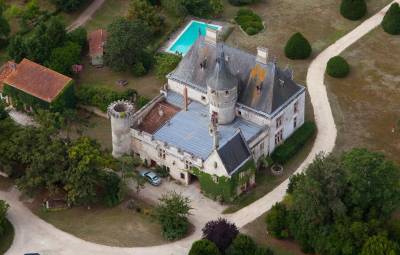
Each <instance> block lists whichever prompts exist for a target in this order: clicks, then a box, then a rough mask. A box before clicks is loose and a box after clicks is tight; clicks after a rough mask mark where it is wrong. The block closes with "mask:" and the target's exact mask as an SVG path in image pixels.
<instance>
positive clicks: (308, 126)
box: [271, 122, 316, 164]
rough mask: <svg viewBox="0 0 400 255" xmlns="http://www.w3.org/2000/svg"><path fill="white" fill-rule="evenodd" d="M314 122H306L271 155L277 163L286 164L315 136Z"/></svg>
mask: <svg viewBox="0 0 400 255" xmlns="http://www.w3.org/2000/svg"><path fill="white" fill-rule="evenodd" d="M315 131H316V126H315V123H314V122H305V123H304V124H303V125H302V126H301V127H300V128H299V129H297V130H296V131H295V132H294V133H293V134H292V136H290V137H289V138H288V139H287V140H286V141H285V142H284V143H283V144H282V145H280V146H278V147H277V148H276V149H275V150H274V152H273V153H272V155H271V158H272V160H273V161H274V162H275V163H279V164H285V163H286V162H287V161H289V159H291V158H292V157H293V156H294V155H295V154H296V153H297V152H298V151H299V150H300V149H301V148H302V147H303V146H304V145H305V144H306V143H307V141H308V140H309V139H310V138H311V137H312V136H313V135H314V134H315Z"/></svg>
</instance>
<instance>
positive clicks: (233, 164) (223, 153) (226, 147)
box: [217, 130, 251, 175]
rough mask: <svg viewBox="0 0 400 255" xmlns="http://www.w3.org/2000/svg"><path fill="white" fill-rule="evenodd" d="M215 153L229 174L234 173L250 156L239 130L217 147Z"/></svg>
mask: <svg viewBox="0 0 400 255" xmlns="http://www.w3.org/2000/svg"><path fill="white" fill-rule="evenodd" d="M217 153H218V155H219V157H220V158H221V161H222V163H223V164H224V166H225V169H226V171H227V173H228V174H229V175H232V174H234V173H235V172H236V171H237V170H238V169H239V168H240V167H241V166H243V164H244V163H246V162H247V161H248V160H249V159H250V158H251V153H250V150H249V148H248V147H247V144H246V141H245V140H244V138H243V135H242V133H241V131H240V130H239V131H237V132H236V133H235V135H234V136H232V138H231V139H229V140H228V141H227V142H226V143H225V144H223V145H222V146H221V147H220V148H218V149H217Z"/></svg>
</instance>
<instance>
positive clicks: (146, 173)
mask: <svg viewBox="0 0 400 255" xmlns="http://www.w3.org/2000/svg"><path fill="white" fill-rule="evenodd" d="M140 175H141V176H143V177H144V178H146V180H147V181H148V182H149V183H150V184H151V185H154V186H158V185H160V184H161V178H160V176H158V174H156V173H155V172H153V171H151V170H142V171H140Z"/></svg>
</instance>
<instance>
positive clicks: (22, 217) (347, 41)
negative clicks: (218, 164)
mask: <svg viewBox="0 0 400 255" xmlns="http://www.w3.org/2000/svg"><path fill="white" fill-rule="evenodd" d="M394 2H399V3H400V0H396V1H394ZM389 6H390V5H388V6H386V7H385V8H384V9H383V10H382V11H380V12H379V13H377V14H375V15H374V16H372V17H371V18H369V19H367V20H366V21H364V22H363V23H362V24H361V25H359V26H358V27H356V28H355V29H354V30H352V31H351V32H350V33H348V34H347V35H345V36H344V37H342V38H341V39H339V40H338V41H336V42H335V43H334V44H332V45H331V46H330V47H328V48H327V49H326V50H324V51H323V52H322V53H321V54H319V55H318V56H317V57H316V58H315V59H314V60H313V62H312V63H311V65H310V67H309V69H308V74H307V87H308V92H309V93H310V98H311V103H312V106H313V108H314V114H315V121H316V124H317V127H318V134H317V137H316V139H315V142H314V145H313V148H312V149H311V152H310V154H309V155H308V156H307V158H306V159H305V161H304V162H303V163H302V164H301V165H300V166H299V168H298V169H297V170H296V173H299V172H301V171H303V170H304V169H305V167H306V166H307V165H308V164H310V163H311V162H312V160H313V159H314V157H315V156H316V155H317V154H318V153H320V152H321V151H324V152H331V151H332V150H333V148H334V146H335V140H336V135H337V130H336V126H335V122H334V119H333V115H332V111H331V107H330V104H329V100H328V95H327V91H326V86H325V84H324V75H325V68H326V64H327V62H328V60H329V59H330V58H331V57H333V56H336V55H339V54H340V53H341V52H342V51H344V50H345V49H346V48H347V47H349V46H350V45H351V44H353V43H354V42H356V41H357V40H359V39H360V38H361V37H362V36H364V35H365V34H367V33H368V32H370V31H371V30H372V29H374V28H376V27H377V26H378V25H379V24H380V23H381V21H382V18H383V16H384V14H385V12H386V11H387V10H388V8H389ZM288 183H289V181H288V180H286V181H284V182H283V183H282V184H280V185H279V186H278V187H276V188H275V189H274V190H273V191H271V192H270V193H268V194H267V195H265V196H264V197H262V198H260V199H259V200H257V201H255V202H254V203H252V204H250V205H249V206H247V207H245V208H243V209H241V210H239V211H237V212H236V213H233V214H229V215H221V217H225V218H228V219H229V220H231V221H233V222H234V223H235V224H237V226H238V227H243V226H244V225H246V224H248V223H250V222H252V221H253V220H255V219H256V218H258V217H259V216H261V215H262V214H263V213H264V212H266V211H268V210H269V209H270V208H271V207H272V205H274V204H275V203H276V202H279V201H281V200H282V199H283V197H284V195H285V193H286V189H287V186H288ZM18 194H19V193H18V192H17V191H16V190H12V191H10V192H4V191H0V198H1V199H5V200H6V201H7V202H8V203H9V204H10V205H11V208H10V210H9V213H8V217H9V219H10V221H11V222H12V224H13V225H14V228H15V239H14V242H13V245H12V247H11V248H10V250H9V251H8V252H7V253H6V255H16V254H24V253H26V252H33V251H35V252H40V254H42V255H56V254H57V255H91V254H97V255H128V254H129V255H180V254H182V255H184V254H187V251H188V249H189V247H190V246H191V244H192V242H193V241H194V240H196V239H198V238H200V235H201V233H200V230H201V228H202V225H198V224H196V223H195V224H196V232H195V233H194V234H192V235H191V236H190V237H188V238H185V239H183V240H180V241H177V242H174V243H170V244H165V245H160V246H153V247H135V248H118V247H110V246H104V245H99V244H94V243H90V242H87V241H84V240H81V239H79V238H77V237H75V236H73V235H70V234H68V233H65V232H63V231H61V230H59V229H57V228H55V227H54V226H52V225H50V224H48V223H47V222H45V221H43V220H41V219H40V218H38V217H37V216H35V215H34V214H32V213H31V212H30V210H29V209H27V208H26V207H25V206H24V205H23V204H22V203H21V202H20V201H19V199H18ZM196 214H202V215H203V218H204V215H207V212H203V211H198V212H197V213H196ZM194 216H196V215H194ZM215 216H216V215H215V214H212V215H210V216H209V220H213V219H215Z"/></svg>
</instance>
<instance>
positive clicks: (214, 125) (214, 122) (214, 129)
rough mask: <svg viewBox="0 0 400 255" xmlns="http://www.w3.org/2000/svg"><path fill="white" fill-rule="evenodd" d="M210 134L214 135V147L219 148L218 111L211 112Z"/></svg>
mask: <svg viewBox="0 0 400 255" xmlns="http://www.w3.org/2000/svg"><path fill="white" fill-rule="evenodd" d="M210 134H211V136H212V137H213V147H214V149H215V150H216V149H218V148H219V132H218V113H217V112H213V113H212V114H211V123H210Z"/></svg>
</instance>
